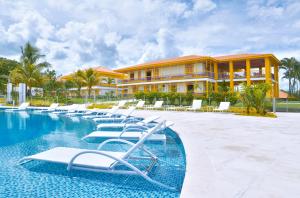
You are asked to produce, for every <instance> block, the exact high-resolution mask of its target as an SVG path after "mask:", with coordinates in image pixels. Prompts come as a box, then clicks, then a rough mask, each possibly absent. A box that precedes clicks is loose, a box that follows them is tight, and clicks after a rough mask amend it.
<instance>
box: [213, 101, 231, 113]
mask: <svg viewBox="0 0 300 198" xmlns="http://www.w3.org/2000/svg"><path fill="white" fill-rule="evenodd" d="M229 107H230V102H221V103H220V105H219V107H218V108H215V109H213V111H219V112H223V111H228V110H229Z"/></svg>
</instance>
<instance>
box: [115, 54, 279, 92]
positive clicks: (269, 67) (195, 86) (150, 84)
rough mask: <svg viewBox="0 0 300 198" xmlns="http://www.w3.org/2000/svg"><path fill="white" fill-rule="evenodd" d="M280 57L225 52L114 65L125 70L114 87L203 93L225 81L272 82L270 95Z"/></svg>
mask: <svg viewBox="0 0 300 198" xmlns="http://www.w3.org/2000/svg"><path fill="white" fill-rule="evenodd" d="M279 63H280V62H279V60H278V59H277V58H276V57H275V56H274V55H273V54H238V55H228V56H218V57H211V56H196V55H192V56H183V57H177V58H172V59H165V60H159V61H153V62H148V63H144V64H138V65H133V66H129V67H124V68H119V69H115V70H114V72H117V73H123V74H126V75H125V76H126V77H125V79H124V80H122V81H121V83H117V85H116V86H117V87H119V88H121V89H122V94H126V95H132V94H134V93H136V92H139V91H143V92H149V91H159V92H178V93H187V92H192V93H194V94H199V95H206V94H208V91H209V90H212V91H215V92H217V91H218V85H219V84H220V83H223V82H225V83H226V84H228V86H229V87H230V90H231V91H232V92H233V91H239V90H240V88H241V84H242V83H247V84H248V85H250V84H253V83H259V82H266V83H269V84H270V85H272V91H270V92H269V93H268V95H269V97H278V94H279V79H278V72H279V68H278V67H279Z"/></svg>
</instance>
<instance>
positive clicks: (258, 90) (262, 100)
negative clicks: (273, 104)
mask: <svg viewBox="0 0 300 198" xmlns="http://www.w3.org/2000/svg"><path fill="white" fill-rule="evenodd" d="M271 88H272V86H271V85H270V84H268V83H258V84H254V85H246V84H244V85H243V89H242V92H241V95H240V96H241V101H242V102H243V105H244V106H245V107H246V109H247V110H246V111H247V114H249V113H250V108H252V107H253V108H255V110H256V113H258V114H261V115H265V114H266V104H267V101H266V96H267V92H268V91H270V90H271Z"/></svg>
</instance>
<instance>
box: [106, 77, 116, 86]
mask: <svg viewBox="0 0 300 198" xmlns="http://www.w3.org/2000/svg"><path fill="white" fill-rule="evenodd" d="M103 81H104V82H105V83H106V84H108V85H111V84H112V83H113V82H114V81H115V79H113V78H110V77H107V78H103Z"/></svg>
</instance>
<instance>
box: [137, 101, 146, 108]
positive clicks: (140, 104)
mask: <svg viewBox="0 0 300 198" xmlns="http://www.w3.org/2000/svg"><path fill="white" fill-rule="evenodd" d="M144 105H145V101H143V100H141V101H139V102H138V103H137V104H136V105H135V107H136V108H137V109H139V108H143V107H144Z"/></svg>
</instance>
